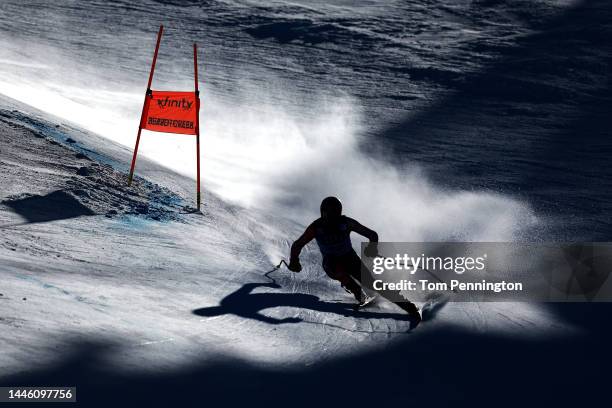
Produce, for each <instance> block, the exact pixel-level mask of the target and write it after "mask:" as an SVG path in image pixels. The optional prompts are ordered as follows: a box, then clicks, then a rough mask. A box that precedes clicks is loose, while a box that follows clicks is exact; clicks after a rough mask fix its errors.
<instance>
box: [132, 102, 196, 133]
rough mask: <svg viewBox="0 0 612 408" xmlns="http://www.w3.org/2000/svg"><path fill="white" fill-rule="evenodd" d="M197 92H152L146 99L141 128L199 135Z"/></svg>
mask: <svg viewBox="0 0 612 408" xmlns="http://www.w3.org/2000/svg"><path fill="white" fill-rule="evenodd" d="M197 99H198V98H197V96H196V94H195V92H173V91H151V92H150V93H148V94H147V97H146V98H145V107H144V110H143V115H142V120H141V123H140V127H141V128H143V129H147V130H152V131H154V132H165V133H182V134H186V135H195V134H197V129H196V128H197V121H196V118H197V115H198V100H197Z"/></svg>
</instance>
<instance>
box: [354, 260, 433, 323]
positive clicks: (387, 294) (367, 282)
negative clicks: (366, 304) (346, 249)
mask: <svg viewBox="0 0 612 408" xmlns="http://www.w3.org/2000/svg"><path fill="white" fill-rule="evenodd" d="M347 264H348V265H350V268H349V271H350V272H349V274H350V275H351V276H352V277H353V278H354V279H356V280H357V281H358V282H359V283H360V284H361V286H362V287H363V288H365V290H369V291H372V292H375V293H377V294H378V295H380V296H382V297H384V298H385V299H387V300H388V301H390V302H391V303H395V304H396V305H397V306H399V307H400V308H401V309H403V310H404V311H405V312H406V313H408V314H409V315H410V316H411V317H414V318H415V319H417V320H420V319H421V316H420V314H419V309H418V308H417V307H416V305H415V304H414V303H412V302H410V301H408V300H406V301H401V302H398V301H397V294H395V293H394V292H392V291H389V290H374V277H373V276H372V273H371V272H370V271H369V270H368V268H367V267H366V266H365V265H363V264H362V262H361V259H360V258H359V256H358V255H357V253H355V252H354V251H353V252H352V253H351V254H350V255H349V260H348V261H347Z"/></svg>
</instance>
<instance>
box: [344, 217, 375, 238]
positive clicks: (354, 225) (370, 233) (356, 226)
mask: <svg viewBox="0 0 612 408" xmlns="http://www.w3.org/2000/svg"><path fill="white" fill-rule="evenodd" d="M346 219H347V221H348V227H349V229H350V230H351V231H353V232H356V233H358V234H359V235H361V236H364V237H366V238H367V239H369V240H370V242H378V234H377V233H376V231H374V230H371V229H369V228H368V227H364V226H363V225H361V224H360V223H359V222H357V221H356V220H354V219H352V218H349V217H346Z"/></svg>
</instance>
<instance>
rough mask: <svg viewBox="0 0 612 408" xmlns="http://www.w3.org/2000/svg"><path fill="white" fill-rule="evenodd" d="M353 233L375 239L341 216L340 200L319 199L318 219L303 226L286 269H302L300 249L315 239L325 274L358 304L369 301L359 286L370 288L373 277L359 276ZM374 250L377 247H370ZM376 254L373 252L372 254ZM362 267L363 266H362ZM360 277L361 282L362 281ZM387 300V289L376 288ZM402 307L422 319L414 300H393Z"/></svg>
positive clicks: (360, 226) (350, 219) (367, 229)
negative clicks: (306, 226)
mask: <svg viewBox="0 0 612 408" xmlns="http://www.w3.org/2000/svg"><path fill="white" fill-rule="evenodd" d="M351 232H356V233H358V234H359V235H362V236H364V237H366V238H368V239H369V240H370V242H378V234H377V233H376V231H373V230H371V229H369V228H367V227H364V226H363V225H361V224H360V223H359V222H357V221H356V220H354V219H352V218H349V217H346V216H344V215H342V203H340V200H338V199H337V198H336V197H327V198H325V199H324V200H323V201H322V202H321V218H318V219H316V220H315V221H314V222H313V223H312V224H310V225H309V226H308V228H306V231H304V233H303V234H302V236H301V237H299V238H298V239H297V240H296V241H295V242H294V243H293V245H291V256H290V260H289V265H288V266H289V269H290V270H291V271H293V272H299V271H301V270H302V266H301V265H300V260H299V257H300V252H301V251H302V248H304V246H305V245H306V244H308V243H309V242H310V241H312V240H313V239H315V240H316V241H317V245H318V246H319V250H320V251H321V255H323V269H324V270H325V273H327V275H328V276H329V277H330V278H332V279H335V280H337V281H340V284H341V285H342V287H344V288H345V289H346V290H347V291H349V292H350V293H352V294H353V296H355V299H357V302H358V305H357V307H359V306H361V305H364V304H366V303H368V302H369V301H371V298H369V297H368V296H367V295H366V294H365V293H364V292H363V290H362V288H361V287H362V285H363V286H366V287H368V288H370V289H371V288H372V281H373V278H372V276H371V274H369V273H367V274H364V275H363V276H362V273H361V271H362V265H361V259H360V258H359V256H358V255H357V254H356V253H355V250H354V249H353V246H352V244H351V238H350V234H351ZM371 248H372V249H371V250H373V251H374V252H375V251H376V249H375V248H374V247H371ZM373 255H376V254H373ZM364 270H365V268H364ZM362 279H363V281H362ZM378 293H379V294H380V295H381V296H383V297H385V298H386V299H388V300H390V301H392V302H393V300H392V298H393V297H392V296H391V295H392V294H391V293H389V292H387V291H378ZM393 303H395V304H397V305H398V306H399V307H401V308H402V309H404V310H405V311H406V312H408V314H409V315H410V317H411V318H412V319H413V320H414V322H415V323H416V324H418V323H419V322H420V321H421V315H420V314H419V310H418V308H417V307H416V305H415V304H414V303H411V302H393Z"/></svg>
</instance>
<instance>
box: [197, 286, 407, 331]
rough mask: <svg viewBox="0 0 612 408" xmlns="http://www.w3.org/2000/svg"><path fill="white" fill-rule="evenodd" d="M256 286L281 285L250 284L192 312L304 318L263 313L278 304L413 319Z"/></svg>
mask: <svg viewBox="0 0 612 408" xmlns="http://www.w3.org/2000/svg"><path fill="white" fill-rule="evenodd" d="M256 288H272V289H278V288H280V285H278V284H276V283H247V284H245V285H243V286H242V287H241V288H240V289H238V290H236V291H235V292H232V293H230V294H229V295H227V296H226V297H224V298H223V299H221V302H220V304H219V306H211V307H203V308H200V309H196V310H194V311H193V313H194V314H196V315H198V316H206V317H213V316H222V315H227V314H232V315H235V316H240V317H244V318H246V319H254V320H259V321H261V322H265V323H270V324H282V323H299V322H302V321H303V319H301V318H299V317H286V318H283V319H278V318H274V317H270V316H266V315H265V314H262V313H261V311H262V310H264V309H271V308H275V307H296V308H301V309H308V310H314V311H317V312H323V313H335V314H338V315H341V316H347V317H348V316H351V317H357V318H377V319H396V320H405V321H410V317H409V316H408V315H407V314H405V313H386V312H382V313H375V312H369V311H367V310H359V311H357V312H356V311H354V310H353V307H352V306H353V304H351V303H342V302H325V301H322V300H320V299H319V298H318V297H317V296H314V295H307V294H305V293H274V292H272V293H270V292H268V293H252V292H253V290H255V289H256Z"/></svg>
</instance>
